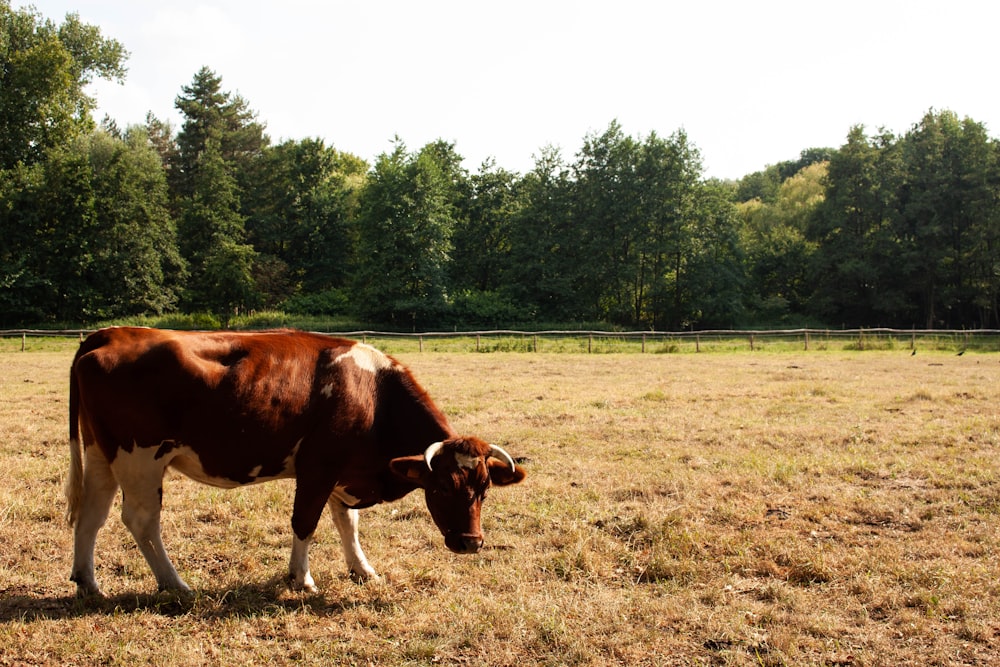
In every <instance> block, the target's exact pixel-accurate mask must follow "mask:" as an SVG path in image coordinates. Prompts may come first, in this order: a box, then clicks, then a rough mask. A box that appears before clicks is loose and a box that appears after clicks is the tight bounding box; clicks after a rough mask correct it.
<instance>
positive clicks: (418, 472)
mask: <svg viewBox="0 0 1000 667" xmlns="http://www.w3.org/2000/svg"><path fill="white" fill-rule="evenodd" d="M389 469H390V470H392V473H393V474H394V475H396V477H399V478H400V479H402V480H404V481H407V482H409V483H410V484H416V485H417V486H420V487H422V488H427V477H428V475H429V473H430V470H428V469H427V462H426V461H425V460H424V457H423V456H420V455H417V456H401V457H399V458H398V459H393V460H391V461H389Z"/></svg>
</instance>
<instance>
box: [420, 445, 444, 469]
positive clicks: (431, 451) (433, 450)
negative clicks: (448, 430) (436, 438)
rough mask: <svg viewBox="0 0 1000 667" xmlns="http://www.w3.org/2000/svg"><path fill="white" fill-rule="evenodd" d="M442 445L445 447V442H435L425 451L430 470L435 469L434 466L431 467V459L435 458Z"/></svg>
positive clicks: (425, 459)
mask: <svg viewBox="0 0 1000 667" xmlns="http://www.w3.org/2000/svg"><path fill="white" fill-rule="evenodd" d="M442 447H444V443H443V442H435V443H434V444H433V445H431V446H430V447H428V448H427V451H425V452H424V461H427V469H428V470H433V468H432V467H431V459H432V458H434V455H435V454H437V453H438V452H439V451H441V448H442Z"/></svg>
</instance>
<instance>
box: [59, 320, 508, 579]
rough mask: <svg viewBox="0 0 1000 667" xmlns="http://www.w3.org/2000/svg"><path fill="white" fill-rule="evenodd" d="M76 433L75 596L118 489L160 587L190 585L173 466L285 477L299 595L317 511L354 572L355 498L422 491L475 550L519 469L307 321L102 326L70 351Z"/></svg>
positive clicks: (219, 479) (462, 547)
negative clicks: (488, 509) (211, 327)
mask: <svg viewBox="0 0 1000 667" xmlns="http://www.w3.org/2000/svg"><path fill="white" fill-rule="evenodd" d="M69 430H70V455H71V456H70V468H69V477H68V480H67V484H66V496H67V500H68V501H69V507H68V511H67V518H68V520H69V522H70V524H71V525H73V526H74V553H73V573H72V576H71V579H72V580H73V581H75V582H76V584H77V592H78V593H79V594H81V595H90V594H100V588H99V587H98V585H97V580H96V578H95V576H94V547H95V543H96V540H97V533H98V530H100V528H101V526H102V525H104V522H105V521H106V519H107V516H108V513H109V511H110V508H111V504H112V501H113V499H114V496H115V494H116V492H117V489H118V488H119V487H121V489H122V521H123V522H124V523H125V525H126V526H127V527H128V529H129V530H130V531H131V533H132V535H133V536H134V537H135V540H136V542H137V543H138V545H139V549H140V550H141V551H142V554H143V556H145V558H146V561H147V562H148V563H149V566H150V568H152V570H153V574H155V575H156V581H157V584H158V585H159V587H160V589H169V590H179V591H188V590H189V589H188V587H187V585H186V584H185V583H184V582H183V581H182V580H181V578H180V576H178V574H177V570H176V569H175V568H174V566H173V564H172V563H171V561H170V558H169V557H168V556H167V553H166V551H165V550H164V547H163V542H162V540H161V538H160V507H161V501H162V495H163V476H164V472H165V471H166V469H167V468H174V469H175V470H179V471H180V472H182V473H184V474H185V475H187V476H188V477H190V478H192V479H195V480H197V481H199V482H203V483H205V484H211V485H214V486H220V487H226V488H231V487H237V486H242V485H245V484H254V483H256V482H264V481H268V480H273V479H281V478H289V477H294V478H295V480H296V486H295V501H294V507H293V509H292V532H293V540H292V554H291V563H290V566H289V582H290V585H291V586H292V587H293V588H296V589H306V590H315V588H316V586H315V583H314V581H313V578H312V576H311V575H310V573H309V558H308V549H309V544H310V542H311V541H312V539H313V532H314V531H315V529H316V525H317V523H318V522H319V519H320V516H321V515H322V513H323V508H324V506H328V507H329V508H330V511H331V513H332V514H333V521H334V524H335V525H336V526H337V529H338V531H339V533H340V539H341V544H342V546H343V550H344V556H345V558H346V560H347V565H348V567H349V568H350V571H351V572H352V574H353V575H354V576H356V577H358V578H361V579H366V578H372V577H376V576H377V575H376V574H375V570H374V569H372V567H371V565H369V564H368V560H367V559H366V558H365V555H364V552H363V551H362V550H361V545H360V544H359V543H358V510H359V509H361V508H365V507H369V506H371V505H375V504H376V503H382V502H389V501H392V500H396V499H398V498H401V497H403V496H405V495H406V494H408V493H409V492H411V491H413V490H414V489H416V488H418V487H419V488H423V489H424V491H425V498H426V503H427V508H428V509H429V510H430V514H431V517H432V518H433V520H434V523H435V524H437V527H438V528H439V529H440V530H441V533H442V534H443V535H444V541H445V544H446V545H447V546H448V548H449V549H451V550H452V551H455V552H457V553H475V552H476V551H478V550H479V549H480V547H481V546H482V544H483V535H482V530H481V528H480V515H479V513H480V507H481V505H482V501H483V498H484V497H485V495H486V491H487V489H488V488H489V487H490V485H491V484H492V485H499V486H502V485H507V484H515V483H517V482H520V481H521V480H523V479H524V477H525V471H524V470H523V469H522V468H521V467H520V466H518V465H516V464H515V463H514V461H513V460H512V459H511V457H510V455H509V454H507V453H506V452H505V451H504V450H502V449H501V448H499V447H496V446H494V445H489V444H486V443H485V442H484V441H482V440H480V439H478V438H475V437H460V436H458V435H456V433H455V432H454V431H453V430H452V428H451V426H450V425H449V424H448V421H447V419H446V418H445V417H444V415H443V414H442V413H441V412H440V410H438V408H437V407H435V405H434V403H433V402H432V401H431V399H430V397H429V396H428V395H427V393H426V392H425V391H424V390H423V389H422V388H421V387H420V385H418V384H417V382H416V380H415V379H414V378H413V375H411V373H410V372H409V371H408V370H407V369H406V368H405V367H403V366H402V365H401V364H400V363H399V362H397V361H396V360H394V359H393V358H392V357H389V356H386V355H385V354H382V353H381V352H379V351H378V350H375V349H374V348H372V347H369V346H367V345H364V344H361V343H357V342H355V341H351V340H344V339H338V338H330V337H327V336H322V335H318V334H308V333H303V332H300V331H289V330H284V331H270V332H260V333H231V332H215V333H194V332H178V331H162V330H156V329H144V328H126V327H123V328H110V329H103V330H101V331H97V332H95V333H93V334H92V335H90V336H89V337H88V338H87V339H86V340H85V341H84V342H83V343H81V345H80V349H79V351H78V352H77V354H76V357H75V359H74V360H73V367H72V371H71V374H70V429H69ZM81 435H82V439H81V437H80V436H81Z"/></svg>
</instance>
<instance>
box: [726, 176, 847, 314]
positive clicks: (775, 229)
mask: <svg viewBox="0 0 1000 667" xmlns="http://www.w3.org/2000/svg"><path fill="white" fill-rule="evenodd" d="M827 165H828V163H826V162H819V163H814V164H812V165H809V166H808V167H805V168H804V169H802V170H801V171H800V172H799V173H797V174H795V175H794V176H792V177H791V178H788V179H786V180H785V182H784V183H782V185H781V187H780V188H779V189H778V192H777V194H776V195H775V197H774V198H773V203H765V202H762V201H761V200H759V199H754V200H751V201H749V202H743V203H741V204H740V205H739V212H740V219H741V224H740V235H741V241H740V243H741V246H742V248H743V252H744V253H745V262H746V273H747V279H748V283H747V288H748V297H749V304H748V305H749V307H750V309H751V315H752V316H753V317H754V318H755V319H756V320H758V321H761V322H765V323H769V324H774V323H778V322H780V321H781V320H783V319H787V318H788V317H790V316H794V315H802V314H804V313H805V311H806V305H807V302H808V299H809V296H810V293H811V291H812V290H811V285H812V283H811V282H810V280H809V267H810V264H811V262H812V259H813V258H812V256H813V253H814V252H815V248H816V246H815V244H814V243H812V242H810V241H808V240H807V238H806V232H807V229H808V228H809V225H810V224H812V218H813V216H814V215H815V214H816V209H817V207H818V206H820V205H821V204H822V202H823V199H824V197H825V193H826V181H825V179H826V174H827Z"/></svg>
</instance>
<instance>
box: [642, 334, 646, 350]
mask: <svg viewBox="0 0 1000 667" xmlns="http://www.w3.org/2000/svg"><path fill="white" fill-rule="evenodd" d="M642 353H643V354H645V353H646V334H642Z"/></svg>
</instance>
